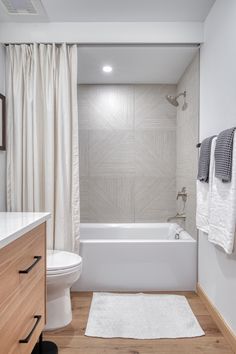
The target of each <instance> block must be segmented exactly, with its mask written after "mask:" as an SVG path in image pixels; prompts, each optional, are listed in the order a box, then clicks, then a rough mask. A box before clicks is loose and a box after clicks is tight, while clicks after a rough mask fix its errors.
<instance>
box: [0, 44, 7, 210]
mask: <svg viewBox="0 0 236 354" xmlns="http://www.w3.org/2000/svg"><path fill="white" fill-rule="evenodd" d="M0 93H2V94H5V47H4V46H3V45H1V44H0ZM5 164H6V153H5V151H0V211H5V210H6V197H5V195H6V177H5V174H6V166H5Z"/></svg>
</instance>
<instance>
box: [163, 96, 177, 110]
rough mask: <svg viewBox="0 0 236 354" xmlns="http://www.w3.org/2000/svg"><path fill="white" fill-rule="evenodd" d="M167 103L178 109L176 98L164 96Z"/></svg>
mask: <svg viewBox="0 0 236 354" xmlns="http://www.w3.org/2000/svg"><path fill="white" fill-rule="evenodd" d="M166 99H167V101H168V102H169V103H170V104H172V105H173V106H175V107H178V105H179V102H178V101H177V99H176V96H171V95H166Z"/></svg>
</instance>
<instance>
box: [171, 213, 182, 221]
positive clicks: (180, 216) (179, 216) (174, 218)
mask: <svg viewBox="0 0 236 354" xmlns="http://www.w3.org/2000/svg"><path fill="white" fill-rule="evenodd" d="M177 219H182V220H184V221H185V220H186V215H185V214H184V213H182V214H179V213H177V214H176V215H175V216H170V217H169V218H168V219H167V222H170V221H172V220H177Z"/></svg>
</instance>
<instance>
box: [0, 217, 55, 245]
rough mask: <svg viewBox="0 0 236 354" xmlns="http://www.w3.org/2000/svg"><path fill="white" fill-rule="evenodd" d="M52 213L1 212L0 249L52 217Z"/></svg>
mask: <svg viewBox="0 0 236 354" xmlns="http://www.w3.org/2000/svg"><path fill="white" fill-rule="evenodd" d="M50 215H51V214H50V213H0V249H1V248H3V247H5V246H7V245H8V244H9V243H11V242H12V241H15V240H16V239H18V238H19V237H21V236H22V235H24V234H25V233H26V232H28V231H31V230H32V229H34V228H35V227H36V226H38V225H40V224H42V223H43V222H45V221H47V220H48V219H49V218H50Z"/></svg>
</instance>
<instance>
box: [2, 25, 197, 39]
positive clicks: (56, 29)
mask: <svg viewBox="0 0 236 354" xmlns="http://www.w3.org/2000/svg"><path fill="white" fill-rule="evenodd" d="M6 42H10V43H17V42H18V43H19V42H44V43H48V42H60V43H61V42H68V43H70V42H71V43H202V42H203V23H201V22H122V23H121V22H77V23H76V22H64V23H63V22H61V23H56V22H54V23H0V43H6Z"/></svg>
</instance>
